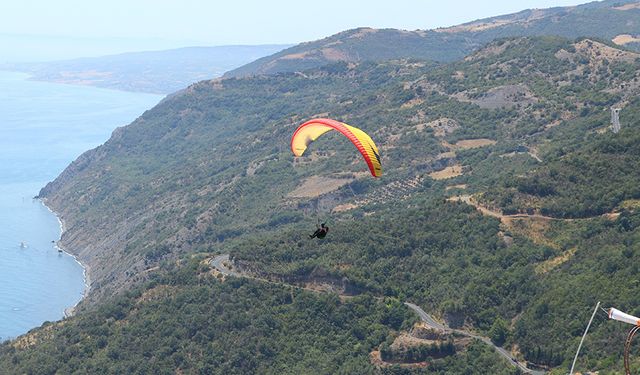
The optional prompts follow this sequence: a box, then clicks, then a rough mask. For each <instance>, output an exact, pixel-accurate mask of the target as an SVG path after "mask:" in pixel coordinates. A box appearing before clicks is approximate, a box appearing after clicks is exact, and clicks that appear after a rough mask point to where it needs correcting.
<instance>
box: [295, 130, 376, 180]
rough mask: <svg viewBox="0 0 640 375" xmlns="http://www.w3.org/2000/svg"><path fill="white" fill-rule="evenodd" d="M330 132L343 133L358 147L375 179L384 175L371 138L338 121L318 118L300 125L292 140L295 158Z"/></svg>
mask: <svg viewBox="0 0 640 375" xmlns="http://www.w3.org/2000/svg"><path fill="white" fill-rule="evenodd" d="M330 130H336V131H338V132H340V133H342V134H343V135H345V136H346V137H347V138H348V139H349V140H350V141H351V142H352V143H353V144H354V145H355V146H356V148H357V149H358V151H360V153H361V154H362V157H363V158H364V160H365V161H366V162H367V165H368V166H369V171H371V175H372V176H373V177H380V176H381V175H382V166H381V164H380V153H379V152H378V147H377V146H376V144H375V143H374V142H373V140H372V139H371V137H369V135H368V134H367V133H365V132H363V131H362V130H360V129H358V128H356V127H353V126H350V125H347V124H345V123H342V122H339V121H336V120H331V119H328V118H316V119H313V120H309V121H307V122H305V123H304V124H302V125H300V126H299V127H298V129H296V131H295V133H293V137H292V138H291V151H293V154H294V155H295V156H302V154H304V152H305V151H306V149H307V146H309V144H311V142H313V141H315V140H316V139H318V138H319V137H320V136H321V135H323V134H324V133H326V132H328V131H330Z"/></svg>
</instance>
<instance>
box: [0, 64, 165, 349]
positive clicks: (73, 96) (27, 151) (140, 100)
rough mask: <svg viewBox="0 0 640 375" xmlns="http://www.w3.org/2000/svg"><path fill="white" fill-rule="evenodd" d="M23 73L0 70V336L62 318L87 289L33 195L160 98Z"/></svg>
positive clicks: (55, 223) (51, 218) (54, 222)
mask: <svg viewBox="0 0 640 375" xmlns="http://www.w3.org/2000/svg"><path fill="white" fill-rule="evenodd" d="M27 78H28V76H27V75H25V74H20V73H10V72H1V71H0V341H3V340H6V339H9V338H13V337H16V336H18V335H21V334H23V333H26V332H27V331H29V330H30V329H32V328H34V327H37V326H40V325H41V324H42V323H43V322H45V321H54V320H59V319H61V318H62V317H63V316H64V310H65V309H66V308H69V307H72V306H74V305H75V304H77V303H78V302H79V301H80V299H81V298H82V296H83V294H84V292H85V281H84V269H83V267H82V266H81V265H80V264H79V263H78V262H76V260H75V259H74V258H73V257H72V256H70V255H68V254H66V253H59V252H58V251H57V248H56V247H55V243H54V242H52V241H57V240H58V239H59V238H60V234H61V228H60V224H59V222H58V219H57V218H56V216H55V215H54V214H53V213H51V212H50V211H49V210H48V209H47V208H46V207H44V205H43V204H42V203H41V202H40V201H38V200H34V199H32V197H34V196H36V195H37V194H38V192H39V190H40V188H41V187H43V186H44V185H45V184H46V183H47V182H48V181H51V180H53V179H54V178H55V177H56V176H57V175H58V174H60V172H62V170H63V169H64V168H65V167H66V166H67V165H68V164H69V163H70V162H71V161H73V160H74V159H75V158H76V157H78V156H79V155H80V154H81V153H82V152H84V151H86V150H89V149H91V148H94V147H96V146H98V145H100V144H102V143H104V142H105V141H106V140H107V139H108V138H109V136H110V135H111V132H112V131H113V130H114V129H115V128H116V127H118V126H122V125H126V124H128V123H130V122H131V121H133V120H134V119H135V118H136V117H138V116H140V115H141V114H142V113H143V112H144V111H145V110H146V109H149V108H151V107H153V106H154V105H155V104H157V103H158V102H159V101H160V99H162V97H161V96H159V95H150V94H141V93H130V92H123V91H115V90H105V89H98V88H92V87H83V86H72V85H63V84H55V83H45V82H35V81H29V80H28V79H27ZM68 250H72V249H68Z"/></svg>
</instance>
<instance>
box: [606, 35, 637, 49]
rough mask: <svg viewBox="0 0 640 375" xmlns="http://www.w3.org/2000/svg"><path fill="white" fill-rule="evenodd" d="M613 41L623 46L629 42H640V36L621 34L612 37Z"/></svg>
mask: <svg viewBox="0 0 640 375" xmlns="http://www.w3.org/2000/svg"><path fill="white" fill-rule="evenodd" d="M611 41H612V42H614V43H615V44H617V45H619V46H623V45H625V44H629V43H640V38H637V37H634V36H633V35H629V34H621V35H618V36H616V37H615V38H613V39H611Z"/></svg>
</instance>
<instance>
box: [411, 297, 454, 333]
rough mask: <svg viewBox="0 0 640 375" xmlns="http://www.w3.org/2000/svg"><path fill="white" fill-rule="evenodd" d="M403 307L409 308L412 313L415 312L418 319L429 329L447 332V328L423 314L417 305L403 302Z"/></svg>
mask: <svg viewBox="0 0 640 375" xmlns="http://www.w3.org/2000/svg"><path fill="white" fill-rule="evenodd" d="M404 304H405V305H407V306H409V308H410V309H411V310H413V311H415V312H416V313H417V314H418V316H420V319H421V320H422V321H423V322H424V323H425V324H426V325H428V326H429V327H431V328H435V329H441V330H443V331H446V330H447V327H445V326H443V325H442V324H440V323H438V322H436V321H435V320H434V319H433V318H432V317H431V315H429V314H427V313H426V312H424V310H422V309H421V308H420V306H418V305H414V304H413V303H410V302H405V303H404Z"/></svg>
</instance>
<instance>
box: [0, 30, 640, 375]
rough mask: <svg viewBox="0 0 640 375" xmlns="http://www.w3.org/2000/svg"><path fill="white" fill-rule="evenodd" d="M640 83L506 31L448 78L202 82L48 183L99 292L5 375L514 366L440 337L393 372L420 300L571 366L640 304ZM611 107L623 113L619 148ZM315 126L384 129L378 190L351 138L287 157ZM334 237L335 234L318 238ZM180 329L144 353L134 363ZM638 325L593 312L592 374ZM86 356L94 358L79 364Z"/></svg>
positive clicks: (29, 347) (519, 352)
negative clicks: (389, 359) (441, 352)
mask: <svg viewBox="0 0 640 375" xmlns="http://www.w3.org/2000/svg"><path fill="white" fill-rule="evenodd" d="M638 68H640V55H639V54H637V53H634V52H631V51H628V50H624V49H620V48H618V47H616V46H615V45H613V44H611V43H609V42H607V41H598V40H593V39H585V38H581V39H577V40H568V39H563V38H558V37H540V38H516V39H501V40H498V41H495V42H493V43H490V44H489V45H487V46H486V47H484V48H483V49H481V50H479V51H477V52H476V53H474V54H472V55H470V56H468V57H467V58H465V59H464V60H462V61H459V62H456V63H451V64H446V65H436V64H434V63H430V62H425V61H422V60H416V59H402V60H393V61H385V62H377V63H374V62H364V63H359V64H353V63H352V64H349V63H337V64H333V65H329V66H326V67H321V68H315V69H311V70H307V71H305V72H303V73H302V74H297V73H285V74H277V75H273V76H259V77H251V78H242V79H237V78H231V79H223V80H214V81H204V82H200V83H198V84H195V85H192V86H190V87H189V88H187V89H186V90H183V91H181V92H179V93H176V94H175V95H172V96H170V97H168V98H167V99H165V100H164V101H163V102H162V103H160V104H159V105H158V106H157V107H155V108H153V109H152V110H150V111H147V112H146V113H145V114H144V115H142V116H141V117H140V118H139V119H137V120H136V121H135V122H134V123H132V124H131V125H129V126H127V127H124V128H120V129H118V130H116V131H115V132H114V134H113V136H112V138H111V139H110V140H109V141H108V142H107V143H106V144H105V145H103V146H100V147H98V148H97V149H95V150H92V151H89V152H87V153H85V154H84V155H83V156H81V157H80V158H79V159H78V160H76V161H75V162H74V163H73V164H72V165H71V166H69V168H67V170H66V171H65V172H64V173H63V174H62V175H61V176H60V177H59V178H58V179H56V180H55V181H53V182H52V183H50V184H49V185H47V187H46V188H44V189H43V190H42V192H41V194H40V195H41V197H43V198H45V199H46V200H47V203H48V204H49V205H50V206H52V207H53V208H54V209H55V210H56V211H58V212H60V213H61V215H62V217H63V218H64V220H65V222H66V224H67V231H66V232H65V233H64V236H63V239H62V243H63V245H64V246H65V247H66V248H68V249H70V250H72V251H77V253H78V255H79V258H80V259H81V260H82V261H83V262H85V263H87V264H88V265H89V266H90V274H91V276H92V279H93V283H92V291H91V294H90V296H89V298H88V299H87V300H86V301H85V302H83V304H82V305H81V306H80V311H79V313H78V315H77V316H76V317H73V318H71V319H67V320H65V321H63V322H62V323H55V324H50V325H47V326H45V327H43V328H40V329H36V330H34V331H33V332H32V333H30V334H28V335H27V336H25V337H24V338H22V339H18V340H17V341H15V342H12V343H11V342H10V343H7V344H4V345H3V346H2V347H1V348H0V364H2V368H8V369H15V372H29V369H34V368H36V366H38V365H40V364H42V361H39V359H40V358H43V356H52V357H53V358H55V359H54V360H48V361H44V363H45V364H49V363H55V364H53V365H51V367H48V368H47V369H48V370H42V372H47V371H48V372H54V371H55V370H58V371H62V372H67V371H73V370H77V371H78V372H83V371H84V372H91V371H92V370H95V369H100V368H109V369H111V370H110V371H111V372H114V373H118V372H136V371H140V372H148V373H153V372H162V371H165V369H166V371H167V372H173V371H174V370H175V369H181V371H182V370H184V371H185V372H188V373H196V372H198V371H204V372H208V371H210V372H214V373H215V372H220V373H224V371H225V370H229V371H232V370H231V369H232V368H239V367H235V366H239V364H240V363H241V362H242V363H248V364H247V366H254V367H246V368H245V369H246V370H247V371H249V372H251V371H255V372H260V373H274V372H284V373H442V374H444V373H478V374H487V373H492V374H493V373H512V372H513V371H515V369H514V368H513V367H511V366H510V364H508V363H506V362H505V361H504V360H501V359H498V357H497V356H496V354H495V353H493V352H492V351H491V349H490V348H489V347H487V346H484V345H483V344H482V343H479V342H475V341H472V340H469V339H464V338H460V337H455V336H454V337H453V338H450V339H447V340H450V341H443V342H445V343H450V342H453V344H446V345H448V346H447V348H449V349H447V351H448V352H447V356H427V358H426V359H425V358H422V357H421V358H420V361H419V365H416V364H415V363H413V366H410V367H407V366H406V364H403V365H400V364H395V365H391V364H389V365H388V366H386V365H381V364H380V363H378V362H376V360H375V358H376V357H375V355H374V353H375V352H376V350H377V349H379V351H381V352H385V353H386V352H387V351H388V348H390V347H392V346H393V345H395V344H396V341H395V340H397V338H398V337H405V336H403V335H405V334H407V332H411V330H412V329H413V328H412V325H413V323H414V322H415V321H416V320H417V319H416V317H414V316H413V315H411V313H410V311H409V310H408V309H406V308H405V307H404V306H403V305H401V303H402V302H406V301H411V302H413V303H416V304H418V305H420V306H421V307H422V308H423V309H425V310H426V311H428V312H429V313H431V314H433V315H434V316H436V317H437V318H438V319H440V320H441V321H442V322H445V323H447V324H448V325H449V326H451V327H461V328H463V329H465V330H468V331H474V332H477V333H480V334H483V335H485V336H490V337H491V338H492V339H493V340H494V342H495V343H497V344H498V345H501V346H503V347H505V348H507V349H509V350H511V351H513V353H514V355H516V356H518V357H519V358H520V359H523V360H526V361H529V362H531V363H532V365H534V364H535V365H538V366H541V367H543V368H549V369H554V371H556V372H557V373H565V372H566V371H567V368H568V365H569V361H570V360H571V359H572V353H573V352H574V350H575V348H576V346H577V342H578V341H579V337H580V335H581V334H582V330H583V328H584V325H585V323H586V321H587V319H588V317H589V314H590V310H591V309H592V307H593V305H594V304H595V302H596V301H597V300H600V301H602V302H603V303H604V305H615V306H616V307H619V308H621V309H624V310H627V311H629V312H631V313H638V310H637V309H638V306H640V305H639V304H638V303H637V302H638V300H637V298H636V296H635V293H634V292H635V290H634V288H635V283H636V282H635V280H636V279H637V278H638V270H637V267H635V266H634V264H635V262H634V260H635V259H636V258H637V257H638V256H639V255H638V250H639V249H638V243H640V242H639V241H638V240H640V238H639V236H640V229H638V224H640V216H638V215H640V213H639V212H638V211H637V208H638V201H637V200H638V199H640V196H638V191H637V186H636V184H634V183H633V181H637V171H638V170H639V168H638V167H639V166H638V164H637V152H636V151H637V150H636V149H637V142H636V141H635V140H636V136H635V134H637V133H638V129H639V127H640V123H639V122H638V119H639V117H638V116H639V115H638V113H639V112H640V102H639V101H638V100H637V96H638V93H639V91H640V85H639V82H640V73H639V71H640V70H639V69H638ZM612 106H616V107H620V108H622V110H621V115H620V118H621V122H622V130H621V131H620V132H619V133H617V134H614V133H612V132H611V131H610V129H609V110H610V107H612ZM320 116H322V117H331V118H335V119H338V120H341V121H345V122H347V123H349V124H352V125H354V126H358V127H360V128H362V129H363V130H365V131H366V132H368V133H369V134H371V136H372V137H373V138H374V139H375V141H376V143H377V144H378V146H379V148H380V151H381V157H382V163H383V168H384V171H383V176H382V177H381V178H379V179H373V178H371V177H370V175H369V174H368V172H366V165H365V163H364V162H363V161H361V160H360V158H359V156H358V155H357V152H356V151H355V150H354V148H353V145H352V144H351V143H349V142H348V141H347V140H346V139H344V138H343V137H340V136H338V135H331V134H328V135H326V136H324V137H323V138H321V139H320V140H318V141H317V142H316V143H314V144H313V145H312V146H311V147H310V149H309V150H308V151H307V152H308V154H307V155H305V157H302V158H299V159H297V160H294V158H293V156H292V155H291V151H290V150H289V139H290V136H291V134H292V133H293V131H294V130H295V128H296V126H297V125H299V124H300V123H302V122H303V121H305V120H308V119H310V118H313V117H320ZM587 155H588V157H587ZM608 178H611V179H612V181H614V182H615V190H613V191H614V193H612V197H611V198H608V199H606V200H605V201H604V203H602V204H601V203H597V204H596V203H594V202H593V197H594V196H600V195H602V194H605V195H606V194H608V193H609V192H610V191H611V190H610V189H609V187H608V185H607V184H606V183H605V181H606V179H608ZM515 213H518V214H519V215H512V214H515ZM603 214H604V215H603ZM318 221H327V222H328V224H329V226H330V227H331V231H330V233H329V235H328V236H327V238H326V239H325V240H323V241H310V240H309V239H308V236H307V235H308V234H310V232H311V231H313V230H314V229H315V225H316V223H317V222H318ZM220 253H229V254H230V255H231V259H232V261H233V265H234V267H236V268H237V269H238V270H242V271H243V272H245V273H247V274H250V275H254V276H258V277H260V278H262V279H267V280H271V281H273V282H276V284H275V285H266V284H265V283H263V282H260V281H241V280H236V279H235V278H234V277H231V276H230V277H227V278H220V279H219V278H218V277H220V275H218V276H217V277H216V276H214V275H211V272H213V271H212V269H211V267H210V266H209V264H208V261H207V259H210V258H211V257H212V256H213V255H215V254H220ZM214 274H215V273H214ZM222 279H224V281H222ZM282 283H284V284H282ZM292 284H294V285H300V286H305V287H308V288H310V289H320V290H330V291H333V292H329V293H328V295H327V294H323V293H310V292H307V291H297V289H291V286H288V285H292ZM335 293H340V297H339V296H337V295H336V294H335ZM224 314H229V315H224ZM345 319H346V321H348V322H350V323H349V324H347V326H348V327H347V326H344V321H345ZM163 325H166V326H168V327H171V328H170V329H168V330H167V332H166V334H162V331H160V332H156V333H153V336H152V337H151V338H152V339H151V338H150V339H149V340H150V341H149V342H152V343H153V345H151V347H149V348H140V349H134V346H135V347H136V348H138V346H137V344H135V343H136V342H137V341H136V338H137V337H140V336H141V335H144V334H145V333H147V332H148V331H149V330H150V329H151V328H150V327H153V330H157V329H158V327H162V326H163ZM625 328H626V327H620V326H619V325H617V324H616V323H611V322H607V321H605V319H604V317H603V316H599V317H598V319H597V320H596V322H595V323H594V327H593V328H592V330H593V331H592V334H591V335H590V336H589V337H588V339H587V341H586V343H585V350H586V352H585V353H587V354H585V356H583V357H582V358H581V361H580V362H579V366H581V368H582V369H589V370H599V371H601V373H611V372H616V371H620V369H621V365H622V358H621V351H622V337H623V336H624V334H625V332H624V329H625ZM96 330H97V331H96ZM267 332H269V333H267ZM200 335H203V336H204V337H201V336H200ZM229 335H235V336H229ZM267 336H269V339H267V338H266V337H267ZM232 337H233V338H235V339H233V338H232ZM252 337H253V338H263V337H265V339H263V340H264V341H263V342H264V343H265V344H264V345H265V346H264V347H263V346H260V344H259V343H260V342H261V340H255V342H254V341H251V342H252V343H248V342H249V341H250V340H249V339H250V338H252ZM291 337H293V338H295V339H291ZM245 340H247V341H245ZM451 340H452V341H451ZM292 342H295V343H299V346H292V345H291V343H292ZM198 343H200V345H198ZM243 343H244V344H243ZM141 345H142V344H141ZM145 345H146V344H145ZM129 346H131V349H130V350H124V349H122V348H127V347H129ZM441 347H443V346H441ZM451 348H454V349H455V350H454V352H455V353H453V354H452V353H449V352H450V351H451ZM72 351H79V352H81V353H83V356H84V357H83V360H82V361H81V363H71V364H69V363H66V362H65V359H64V358H67V357H68V356H69V355H70V354H69V353H72ZM313 353H315V355H314V354H313ZM346 353H349V354H346ZM370 353H371V354H370ZM251 355H253V356H254V357H255V358H260V360H256V361H255V362H251V361H249V360H247V359H246V358H251ZM381 355H382V354H381ZM50 358H51V357H50ZM234 361H236V362H234ZM634 365H636V366H638V365H640V362H635V363H634ZM64 366H67V367H64ZM120 366H123V367H120ZM140 366H149V367H144V368H143V367H140ZM154 366H155V367H154ZM260 366H263V367H260ZM318 369H320V370H318Z"/></svg>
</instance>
